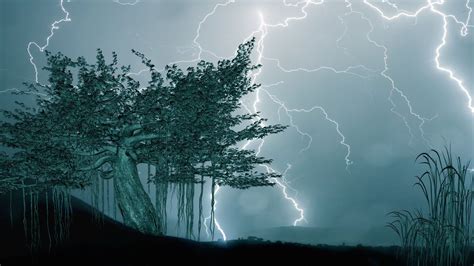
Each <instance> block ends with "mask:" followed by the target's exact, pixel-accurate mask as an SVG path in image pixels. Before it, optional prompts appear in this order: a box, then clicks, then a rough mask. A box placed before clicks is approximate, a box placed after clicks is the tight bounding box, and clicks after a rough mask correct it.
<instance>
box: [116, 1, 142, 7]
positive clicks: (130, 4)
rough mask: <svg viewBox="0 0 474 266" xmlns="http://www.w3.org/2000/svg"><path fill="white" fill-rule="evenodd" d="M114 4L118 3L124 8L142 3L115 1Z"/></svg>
mask: <svg viewBox="0 0 474 266" xmlns="http://www.w3.org/2000/svg"><path fill="white" fill-rule="evenodd" d="M114 3H117V4H119V5H122V6H134V5H136V4H138V3H140V0H135V1H133V2H121V1H120V0H114Z"/></svg>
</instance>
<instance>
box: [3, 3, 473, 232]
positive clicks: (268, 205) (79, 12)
mask: <svg viewBox="0 0 474 266" xmlns="http://www.w3.org/2000/svg"><path fill="white" fill-rule="evenodd" d="M432 1H434V2H436V1H435V0H432ZM438 2H441V0H438ZM472 8H474V3H470V1H469V0H467V1H464V0H451V1H449V0H446V1H445V3H438V4H436V3H431V4H430V2H427V1H424V0H423V1H422V0H416V1H415V0H412V1H408V0H404V1H395V0H392V1H385V0H384V1H382V0H365V1H363V0H352V1H350V0H346V1H344V0H326V1H323V0H320V1H316V0H313V1H304V0H299V1H297V0H286V1H282V0H252V1H251V0H240V1H239V0H236V1H232V0H218V1H210V0H187V1H186V0H179V1H176V0H173V1H171V0H141V1H134V0H120V1H113V0H100V1H92V0H71V1H64V2H61V1H60V0H42V1H34V0H0V12H1V15H0V19H1V27H0V45H1V46H0V106H1V107H2V108H11V107H12V106H13V103H14V101H15V100H22V101H25V102H31V98H29V97H28V96H21V97H19V96H15V95H11V91H13V90H15V89H18V88H22V82H25V81H27V82H32V81H35V79H36V77H38V80H37V81H39V82H41V83H45V82H46V79H47V77H46V76H45V73H44V72H43V71H41V66H43V65H44V63H45V60H44V59H45V57H44V53H43V51H42V50H43V49H42V48H45V49H46V50H49V51H52V52H59V51H60V52H62V53H63V54H65V55H67V56H69V57H73V58H75V57H78V56H85V57H86V58H87V59H89V60H93V58H94V57H95V53H96V49H97V48H100V49H102V50H103V51H104V53H105V54H108V55H110V54H111V53H112V51H115V52H117V53H118V55H119V61H120V62H121V63H122V64H124V65H128V64H130V65H131V66H132V69H133V71H134V72H136V73H137V75H136V77H137V78H138V79H140V78H146V77H147V76H146V74H147V73H146V72H143V71H142V72H140V70H142V69H143V66H142V65H140V60H139V59H138V58H136V57H135V56H134V55H132V53H131V52H130V50H131V49H135V50H138V51H141V52H143V53H145V55H146V56H147V57H148V58H150V59H151V60H152V61H153V62H154V63H155V65H157V66H160V67H164V66H165V65H167V64H170V63H178V64H179V65H180V66H182V67H186V66H189V65H192V64H194V63H196V62H197V60H199V59H204V60H208V61H212V62H216V61H217V60H219V59H221V58H230V57H232V56H233V55H234V52H235V50H236V48H237V46H238V45H239V44H240V43H243V42H244V41H245V40H248V39H249V38H251V37H252V36H253V37H255V38H256V40H257V46H256V49H255V51H254V54H253V60H254V62H255V63H261V64H262V65H263V67H262V68H261V71H260V72H258V73H255V74H254V78H255V82H257V83H260V84H262V87H261V88H260V89H259V90H258V92H257V93H255V94H253V95H249V96H248V97H246V98H245V99H244V103H245V106H246V107H247V108H248V109H249V110H251V111H260V112H261V116H262V117H265V118H268V119H269V121H268V123H270V124H274V123H281V124H286V125H290V126H291V127H290V128H288V129H287V130H286V131H285V132H283V133H280V134H278V135H275V136H269V137H268V138H266V139H265V140H264V143H262V142H259V141H257V142H253V143H250V144H249V145H248V146H247V147H246V148H248V149H259V150H260V154H261V155H264V156H266V157H269V158H273V159H274V163H273V165H272V168H273V169H274V170H276V171H279V172H281V173H284V178H283V179H282V180H280V181H279V184H277V185H276V186H274V187H271V188H253V189H248V190H245V191H241V190H234V189H230V188H221V189H220V190H219V192H218V193H217V201H218V205H217V210H216V215H217V219H218V223H219V225H220V226H221V228H222V230H223V232H225V235H226V237H227V238H237V237H239V236H240V235H242V234H244V233H246V232H252V231H258V230H262V229H264V228H272V227H279V226H291V225H294V224H296V225H298V226H308V227H322V228H326V227H362V228H371V227H380V226H383V225H385V224H386V223H387V222H388V221H389V217H388V216H387V213H388V212H390V211H392V210H396V209H413V208H418V207H421V206H422V204H423V203H422V199H421V194H420V191H417V190H416V188H414V187H413V183H414V182H415V178H414V176H415V175H417V174H420V173H421V172H422V170H423V169H422V168H421V167H420V166H419V165H417V164H416V163H415V161H414V159H415V157H416V155H417V154H419V153H421V152H424V151H427V150H429V149H430V148H438V149H439V148H442V147H443V145H445V144H446V143H448V144H451V145H452V147H453V151H454V153H456V154H457V155H460V156H461V157H462V158H464V159H465V160H466V161H467V160H470V159H472V158H473V156H472V155H473V150H474V124H473V122H474V113H473V110H474V103H472V102H471V103H470V102H469V100H470V98H471V95H474V89H473V88H472V87H473V79H474V38H473V33H472V32H471V31H474V28H473V26H472V25H473V23H474V22H473V20H472V19H471V11H472ZM55 21H57V22H58V23H56V24H54V26H55V28H54V29H53V31H52V24H53V23H54V22H55ZM29 43H30V46H29ZM28 47H30V49H28ZM39 48H41V49H39ZM109 58H110V57H109ZM30 59H31V61H30ZM33 64H34V65H36V66H37V68H38V72H37V73H36V72H35V68H34V66H33ZM142 172H143V169H142Z"/></svg>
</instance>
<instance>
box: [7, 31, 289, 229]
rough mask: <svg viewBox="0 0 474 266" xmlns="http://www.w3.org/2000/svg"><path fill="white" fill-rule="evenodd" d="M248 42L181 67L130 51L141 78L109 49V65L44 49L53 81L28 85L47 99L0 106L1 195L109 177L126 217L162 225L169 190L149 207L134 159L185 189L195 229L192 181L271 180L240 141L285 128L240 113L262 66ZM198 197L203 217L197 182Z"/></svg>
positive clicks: (235, 183) (156, 180)
mask: <svg viewBox="0 0 474 266" xmlns="http://www.w3.org/2000/svg"><path fill="white" fill-rule="evenodd" d="M254 43H255V41H254V40H252V41H249V42H247V43H245V44H242V45H240V46H239V48H238V50H237V53H236V56H235V57H234V58H233V59H228V60H221V61H219V62H218V63H217V64H216V65H215V64H213V63H210V62H205V61H200V62H198V63H197V65H196V66H194V67H189V68H187V69H186V70H182V69H181V68H179V67H178V66H176V65H171V66H167V67H166V68H165V70H164V73H162V72H160V71H159V70H158V69H157V68H156V67H155V65H154V64H152V62H151V61H150V60H149V59H147V58H146V57H145V56H144V55H143V54H141V53H139V52H137V51H133V53H134V54H135V55H137V56H138V57H139V58H140V59H141V61H142V63H143V64H144V65H145V66H146V67H147V68H148V70H149V73H150V79H149V81H148V83H147V84H146V85H142V84H140V82H138V81H137V80H135V79H134V78H132V77H131V75H129V73H130V67H129V66H119V65H118V60H117V55H116V54H115V53H113V55H112V62H111V63H107V62H106V59H105V57H104V55H103V53H102V51H101V50H98V52H97V56H96V62H95V64H90V63H88V62H87V61H86V59H85V58H83V57H79V58H77V59H76V60H73V59H70V58H68V57H67V56H65V55H63V54H61V53H57V54H51V53H47V59H48V60H47V66H46V67H45V68H44V69H45V70H46V71H47V72H49V79H48V82H49V84H48V85H40V84H29V85H27V86H28V89H29V90H36V91H40V90H42V91H43V92H44V94H46V95H47V97H41V96H38V97H36V105H35V107H34V108H33V107H29V106H26V105H25V104H24V103H17V106H18V107H17V108H16V109H15V110H3V115H4V121H3V122H2V123H1V127H0V145H2V146H5V147H8V148H10V151H12V152H9V153H2V154H0V193H5V192H8V191H12V190H17V189H28V190H29V191H34V192H41V191H43V190H45V189H48V188H51V187H62V188H67V189H76V188H80V189H83V188H86V187H89V186H91V184H93V182H94V180H96V179H97V178H98V176H99V178H102V179H111V180H113V181H114V192H115V197H116V198H118V205H119V206H118V207H119V209H120V211H121V213H122V216H123V217H124V222H125V223H126V224H128V225H130V226H132V227H134V228H136V229H138V230H140V231H142V232H145V233H162V232H163V227H164V226H165V224H164V223H166V221H165V220H166V219H165V217H163V216H165V215H166V198H167V190H166V189H161V190H160V191H161V193H162V195H160V196H159V197H158V196H157V197H156V198H157V202H156V203H155V204H154V206H153V205H152V204H151V201H150V199H149V197H148V195H146V193H144V190H143V187H142V186H141V184H140V182H139V179H138V173H137V171H136V170H137V169H136V167H137V166H138V164H141V163H145V164H148V165H149V166H150V165H151V166H153V167H154V168H156V174H154V175H153V176H149V182H151V183H153V184H155V185H156V186H157V188H158V186H161V187H162V188H163V187H164V188H166V187H168V186H170V185H175V186H181V187H182V188H183V193H188V194H187V197H185V198H187V199H186V200H184V201H182V202H181V205H180V208H185V209H186V210H184V211H182V212H181V214H185V215H186V216H187V217H188V220H187V226H188V227H190V229H191V231H192V228H193V226H192V220H193V219H191V221H189V217H192V215H193V214H194V210H193V206H194V200H195V199H194V187H195V185H196V184H203V183H204V182H205V181H206V180H210V181H211V182H212V188H213V189H214V188H215V186H216V185H220V186H230V187H234V188H240V189H246V188H249V187H255V186H269V185H272V184H273V183H272V182H271V179H272V178H278V177H279V175H278V174H276V173H267V172H260V171H256V170H255V169H256V168H255V167H256V166H258V165H262V164H270V163H271V160H270V159H267V158H264V157H260V156H257V154H256V152H255V151H253V150H242V149H239V147H238V145H239V144H240V143H242V142H244V141H248V140H254V139H259V138H264V137H265V136H267V135H270V134H274V133H278V132H281V131H282V130H284V129H285V126H282V125H265V121H266V120H265V119H263V118H260V116H259V114H251V113H242V110H241V99H242V97H244V96H245V95H248V94H250V93H252V92H254V91H255V90H256V89H257V88H258V86H259V85H258V84H253V83H252V79H251V74H252V72H253V71H255V70H256V69H258V68H259V67H260V66H255V65H253V64H252V62H251V59H250V56H251V52H252V49H253V47H254ZM137 180H138V181H137ZM130 187H132V189H130ZM157 191H158V189H157ZM184 191H187V192H184ZM163 193H164V194H163ZM199 201H200V215H199V219H201V216H202V214H201V211H202V205H201V204H202V186H201V197H200V199H199ZM186 206H187V207H186ZM163 208H165V210H164V211H163ZM157 210H158V211H157ZM127 217H128V218H127ZM137 217H138V218H137ZM200 225H201V221H200V222H199V226H200ZM153 228H156V230H155V229H153ZM188 229H189V228H188Z"/></svg>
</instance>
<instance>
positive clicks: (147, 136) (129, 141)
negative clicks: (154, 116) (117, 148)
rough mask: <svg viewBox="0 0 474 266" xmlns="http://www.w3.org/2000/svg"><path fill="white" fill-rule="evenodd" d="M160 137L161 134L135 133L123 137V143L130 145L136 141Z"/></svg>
mask: <svg viewBox="0 0 474 266" xmlns="http://www.w3.org/2000/svg"><path fill="white" fill-rule="evenodd" d="M159 137H161V135H159V134H156V133H155V134H153V133H152V134H144V135H137V136H133V137H129V138H127V139H125V145H127V146H132V145H134V144H136V143H138V142H141V141H146V140H154V139H157V138H159Z"/></svg>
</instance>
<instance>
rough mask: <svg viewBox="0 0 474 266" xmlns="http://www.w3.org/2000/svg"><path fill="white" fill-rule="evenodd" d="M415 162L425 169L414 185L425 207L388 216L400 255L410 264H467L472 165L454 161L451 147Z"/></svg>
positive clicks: (469, 238)
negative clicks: (397, 238)
mask: <svg viewBox="0 0 474 266" xmlns="http://www.w3.org/2000/svg"><path fill="white" fill-rule="evenodd" d="M416 161H418V162H419V163H420V164H422V165H423V166H424V167H425V169H426V170H425V171H424V172H423V173H422V174H421V175H419V176H416V183H415V186H416V187H417V188H419V189H420V190H421V192H422V193H423V198H424V203H425V207H424V208H423V209H416V210H413V211H409V210H401V211H393V212H391V213H389V215H390V216H391V217H392V218H393V220H392V222H390V223H389V224H388V227H389V228H391V229H393V231H395V233H396V234H397V235H398V237H399V238H400V241H401V249H400V251H401V254H402V256H403V257H404V259H405V262H406V264H407V265H420V266H424V265H427V266H428V265H429V266H432V265H446V266H454V265H468V264H467V263H468V258H469V253H470V250H471V246H472V245H471V244H472V240H473V239H472V232H471V228H470V223H471V210H472V197H473V196H472V195H473V194H472V184H473V176H472V174H471V172H470V169H469V162H463V161H462V160H461V158H460V157H456V158H454V157H453V155H452V150H451V147H448V146H446V147H445V148H444V150H443V151H442V152H438V151H437V150H434V149H433V150H431V151H430V152H424V153H421V154H419V155H418V156H417V158H416Z"/></svg>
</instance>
